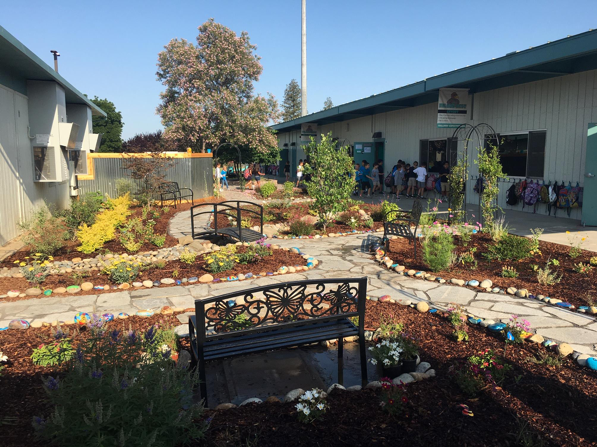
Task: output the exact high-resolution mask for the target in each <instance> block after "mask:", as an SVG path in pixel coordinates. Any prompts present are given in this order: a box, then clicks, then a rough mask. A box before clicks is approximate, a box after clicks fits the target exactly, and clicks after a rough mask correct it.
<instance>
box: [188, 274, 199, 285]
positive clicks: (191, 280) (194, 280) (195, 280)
mask: <svg viewBox="0 0 597 447" xmlns="http://www.w3.org/2000/svg"><path fill="white" fill-rule="evenodd" d="M197 281H199V278H197V277H196V276H191V277H190V278H189V282H190V283H191V284H192V283H194V282H197Z"/></svg>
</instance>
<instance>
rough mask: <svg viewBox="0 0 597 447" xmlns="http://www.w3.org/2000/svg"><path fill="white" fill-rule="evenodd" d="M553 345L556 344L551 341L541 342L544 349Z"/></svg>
mask: <svg viewBox="0 0 597 447" xmlns="http://www.w3.org/2000/svg"><path fill="white" fill-rule="evenodd" d="M555 344H556V342H555V341H553V340H545V341H544V342H543V346H545V347H546V348H549V347H550V346H553V345H555Z"/></svg>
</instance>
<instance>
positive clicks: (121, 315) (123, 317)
mask: <svg viewBox="0 0 597 447" xmlns="http://www.w3.org/2000/svg"><path fill="white" fill-rule="evenodd" d="M128 317H129V314H127V313H126V312H120V313H119V314H118V318H119V319H121V320H126V319H127V318H128Z"/></svg>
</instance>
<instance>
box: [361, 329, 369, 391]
mask: <svg viewBox="0 0 597 447" xmlns="http://www.w3.org/2000/svg"><path fill="white" fill-rule="evenodd" d="M359 351H360V353H361V385H362V387H363V388H365V386H367V382H368V379H367V351H366V347H365V336H364V335H361V336H359Z"/></svg>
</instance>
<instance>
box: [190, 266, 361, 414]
mask: <svg viewBox="0 0 597 447" xmlns="http://www.w3.org/2000/svg"><path fill="white" fill-rule="evenodd" d="M366 295H367V278H366V277H364V278H347V279H323V280H306V281H295V282H288V283H282V284H274V285H268V286H263V287H255V288H252V289H247V290H243V291H237V292H231V293H227V294H225V295H221V296H218V297H214V298H208V299H204V300H201V299H199V300H195V315H193V316H191V317H190V318H189V336H190V341H191V360H192V362H191V363H192V366H193V367H195V366H197V364H198V367H199V379H200V381H201V384H200V388H201V396H202V397H203V398H204V399H205V400H206V405H207V385H206V382H205V381H206V375H205V362H207V361H209V360H214V359H218V358H223V357H231V356H237V355H243V354H251V353H256V352H263V351H269V350H272V349H279V348H286V347H294V346H301V345H306V344H310V343H315V342H320V341H324V340H330V339H337V340H338V382H339V383H340V384H342V382H343V381H344V377H343V376H344V361H343V339H344V338H345V337H351V336H355V335H356V336H358V337H359V344H360V357H361V379H362V383H363V386H365V385H366V384H367V356H366V351H365V301H366ZM241 315H242V316H243V317H241ZM351 317H358V326H356V325H355V324H354V323H353V322H352V321H351V320H350V318H351Z"/></svg>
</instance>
